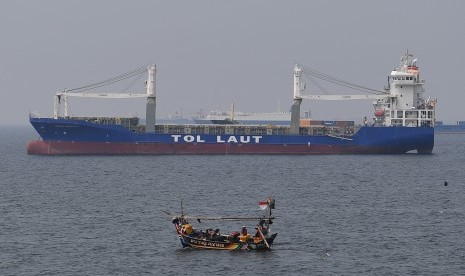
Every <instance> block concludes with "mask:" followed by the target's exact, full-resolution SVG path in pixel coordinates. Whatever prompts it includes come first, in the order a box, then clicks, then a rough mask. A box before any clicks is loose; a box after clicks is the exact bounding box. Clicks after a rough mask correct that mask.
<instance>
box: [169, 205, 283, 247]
mask: <svg viewBox="0 0 465 276" xmlns="http://www.w3.org/2000/svg"><path fill="white" fill-rule="evenodd" d="M274 205H275V201H274V199H272V198H270V199H268V200H267V201H261V202H260V208H261V209H262V210H265V211H267V213H268V214H267V215H264V216H261V217H196V216H186V215H184V212H183V210H182V207H181V215H180V216H175V217H174V218H173V220H172V222H173V224H174V225H175V227H176V231H177V233H178V235H179V239H180V240H181V244H182V246H183V247H192V248H199V249H216V250H270V249H271V246H272V244H273V242H274V239H275V238H276V236H277V235H278V234H277V233H274V234H271V232H270V224H272V223H273V221H272V220H273V219H274V217H272V216H271V209H274ZM181 206H182V204H181ZM165 213H167V212H165ZM189 220H197V221H198V222H201V220H229V221H250V220H256V221H258V223H257V225H256V227H255V231H256V232H255V234H254V235H250V234H249V233H248V232H247V228H246V227H245V226H243V227H242V229H241V231H240V232H238V231H233V232H231V233H229V234H221V233H220V230H219V229H206V230H199V229H196V228H194V226H193V225H192V224H191V223H189Z"/></svg>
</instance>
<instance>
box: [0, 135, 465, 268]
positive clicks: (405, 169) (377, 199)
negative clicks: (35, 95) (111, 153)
mask: <svg viewBox="0 0 465 276" xmlns="http://www.w3.org/2000/svg"><path fill="white" fill-rule="evenodd" d="M35 138H37V135H36V134H35V133H34V132H33V130H32V127H1V128H0V141H1V142H0V154H1V158H0V275H245V274H249V275H281V274H282V275H291V274H293V275H303V274H307V275H458V274H462V275H464V274H465V135H460V134H454V135H452V134H439V135H436V145H435V149H434V154H432V155H417V154H404V155H329V156H124V157H118V156H116V157H98V156H89V157H42V156H28V155H27V154H26V142H27V141H28V140H30V139H35ZM445 181H447V182H448V185H447V186H445V185H444V182H445ZM269 196H272V197H274V198H275V199H276V207H277V209H276V210H275V212H274V214H275V215H276V216H277V217H278V218H277V219H276V220H275V223H274V224H273V225H272V226H273V229H272V230H273V231H274V232H277V233H279V234H278V237H277V239H276V240H275V245H274V248H273V250H272V251H270V252H261V253H260V252H219V251H202V250H189V249H182V248H181V244H180V242H179V239H178V237H177V235H176V232H175V229H174V227H173V225H172V224H171V217H169V216H167V215H166V214H164V213H163V212H162V211H161V210H169V211H171V212H173V213H174V212H179V210H180V201H181V199H182V201H183V205H184V210H185V212H187V213H189V214H192V215H258V214H260V211H259V208H258V201H259V200H264V199H266V198H268V197H269ZM242 224H243V223H242V222H239V223H232V222H228V223H224V224H223V223H221V222H202V224H200V225H199V224H196V226H199V227H201V228H205V229H206V228H210V227H212V228H220V229H221V230H222V231H223V232H230V231H233V230H239V229H240V227H241V226H242ZM245 225H246V226H249V229H250V228H252V229H253V227H254V224H253V223H249V224H245Z"/></svg>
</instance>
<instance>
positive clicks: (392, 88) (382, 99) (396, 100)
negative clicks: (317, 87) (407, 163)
mask: <svg viewBox="0 0 465 276" xmlns="http://www.w3.org/2000/svg"><path fill="white" fill-rule="evenodd" d="M416 63H417V59H413V55H411V54H410V53H409V52H408V50H407V51H406V53H405V55H404V56H402V58H401V66H400V68H397V69H394V70H393V71H392V72H391V74H390V76H389V87H388V88H386V89H385V91H384V92H383V91H380V93H377V94H370V95H361V94H359V95H328V94H324V95H304V94H303V91H304V89H305V85H304V84H303V82H302V80H301V76H302V73H305V70H303V69H302V67H301V66H300V65H298V64H297V65H296V66H295V68H294V100H295V101H297V102H296V104H298V101H301V100H302V99H308V100H374V102H373V106H374V108H375V110H374V117H373V120H374V124H375V125H380V126H407V127H421V126H430V127H432V126H434V122H435V105H436V100H432V99H430V98H428V99H427V100H425V99H424V98H423V94H424V92H425V91H424V89H423V84H424V83H425V81H424V80H420V73H419V69H418V66H417V64H416ZM311 74H312V76H314V77H315V76H316V77H318V75H320V76H321V75H323V77H324V78H323V79H328V78H331V80H333V81H337V82H339V83H340V84H341V85H350V86H351V87H360V88H363V87H362V86H358V85H355V84H352V83H348V82H345V81H342V80H338V79H336V78H332V77H330V76H328V75H324V74H322V73H319V72H317V73H316V74H315V72H311ZM373 91H374V90H373ZM298 105H300V104H298ZM365 123H367V122H365Z"/></svg>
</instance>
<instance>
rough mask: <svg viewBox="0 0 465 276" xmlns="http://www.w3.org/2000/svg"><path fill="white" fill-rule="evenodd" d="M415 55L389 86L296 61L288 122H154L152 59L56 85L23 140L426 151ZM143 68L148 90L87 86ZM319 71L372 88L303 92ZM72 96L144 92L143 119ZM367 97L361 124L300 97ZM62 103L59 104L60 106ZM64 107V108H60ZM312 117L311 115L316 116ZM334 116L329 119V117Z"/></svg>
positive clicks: (78, 145)
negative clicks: (85, 108) (83, 81)
mask: <svg viewBox="0 0 465 276" xmlns="http://www.w3.org/2000/svg"><path fill="white" fill-rule="evenodd" d="M416 63H417V60H416V59H413V56H412V55H411V54H409V53H408V51H407V52H406V53H405V55H403V57H402V58H401V63H400V66H399V68H397V69H394V70H393V71H392V72H391V73H390V75H389V76H388V87H385V88H384V89H383V90H379V91H378V90H373V89H369V88H366V87H363V86H360V85H356V84H353V83H351V82H347V81H343V80H341V79H338V78H335V77H332V76H330V75H327V74H324V73H320V72H318V71H316V70H313V69H310V68H307V67H305V66H302V65H299V64H296V65H295V67H294V89H293V90H294V91H293V104H292V106H291V109H290V110H291V118H290V124H289V125H286V126H283V125H255V126H253V125H236V124H229V125H228V124H226V125H215V124H210V125H205V124H202V125H199V124H156V123H155V122H156V120H155V119H156V118H155V117H156V116H155V115H156V93H155V74H156V66H155V65H154V64H152V65H149V66H147V67H144V68H143V69H138V70H136V71H134V72H130V73H125V74H122V75H120V76H117V77H115V78H110V79H108V80H106V81H104V82H99V83H95V84H93V85H87V86H84V87H82V88H80V89H71V90H64V91H60V92H57V93H56V94H55V96H54V100H55V106H54V114H53V117H51V118H42V117H40V116H33V115H30V116H29V121H30V123H31V124H32V126H33V127H34V128H35V130H36V131H37V133H38V134H39V135H40V138H39V139H37V140H33V141H30V142H29V143H28V145H27V153H28V154H38V155H133V154H137V155H144V154H154V155H156V154H186V155H187V154H223V155H224V154H401V153H407V152H416V153H420V154H428V153H431V152H432V150H433V147H434V125H435V106H436V100H434V99H431V98H427V99H425V98H424V97H423V95H424V89H423V85H424V84H425V82H424V80H421V79H420V74H419V68H418V66H417V64H416ZM142 72H144V74H145V72H147V73H148V74H147V75H148V78H147V81H146V93H143V94H131V93H127V94H121V93H118V94H112V93H89V92H87V91H88V90H89V89H91V88H94V87H101V86H102V85H104V84H105V83H107V82H108V83H112V82H114V81H117V80H120V79H124V78H126V77H127V76H132V75H136V74H141V73H142ZM304 76H306V77H308V78H311V79H313V78H321V79H323V80H329V81H331V82H333V83H338V84H341V85H343V86H345V87H351V88H356V89H357V88H358V90H360V91H365V92H369V94H365V95H362V94H357V95H353V94H351V95H329V94H321V95H315V94H312V95H310V94H304V91H305V87H306V85H305V83H304V81H303V77H304ZM70 97H95V98H134V97H144V98H146V99H147V103H146V117H145V125H143V124H140V122H139V118H136V117H133V118H116V117H72V116H69V111H68V99H69V98H70ZM304 99H305V100H372V103H373V107H374V110H373V112H374V114H373V120H371V119H370V120H368V119H365V120H364V122H363V123H362V124H360V125H355V124H349V123H344V122H338V121H323V120H321V121H319V122H320V123H318V121H313V122H308V123H302V121H301V116H300V105H301V102H302V100H304ZM63 104H64V112H61V111H62V110H61V109H62V105H63ZM62 113H64V114H62ZM315 122H316V123H315ZM327 122H332V123H327Z"/></svg>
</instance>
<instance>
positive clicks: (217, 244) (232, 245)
mask: <svg viewBox="0 0 465 276" xmlns="http://www.w3.org/2000/svg"><path fill="white" fill-rule="evenodd" d="M276 236H277V234H276V233H275V234H273V235H271V237H269V238H267V239H266V241H267V243H268V246H271V245H272V244H273V241H274V239H275V238H276ZM179 239H180V240H181V244H182V245H183V247H192V248H197V249H214V250H269V249H270V247H268V246H267V245H266V244H265V242H264V241H263V240H262V241H261V242H257V243H255V242H240V241H238V242H231V241H213V240H207V239H197V238H193V237H190V236H188V235H184V234H179Z"/></svg>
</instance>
